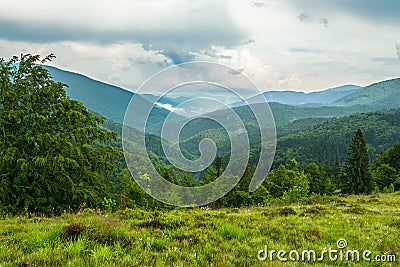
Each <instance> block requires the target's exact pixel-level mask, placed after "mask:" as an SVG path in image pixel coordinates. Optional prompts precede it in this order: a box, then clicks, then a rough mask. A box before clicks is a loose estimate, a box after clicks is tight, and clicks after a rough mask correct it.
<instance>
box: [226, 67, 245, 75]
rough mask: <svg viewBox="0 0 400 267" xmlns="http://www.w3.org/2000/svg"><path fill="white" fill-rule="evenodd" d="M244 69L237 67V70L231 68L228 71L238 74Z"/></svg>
mask: <svg viewBox="0 0 400 267" xmlns="http://www.w3.org/2000/svg"><path fill="white" fill-rule="evenodd" d="M243 71H244V68H240V69H236V70H233V69H230V70H229V71H228V73H229V74H233V75H238V74H241V73H242V72H243Z"/></svg>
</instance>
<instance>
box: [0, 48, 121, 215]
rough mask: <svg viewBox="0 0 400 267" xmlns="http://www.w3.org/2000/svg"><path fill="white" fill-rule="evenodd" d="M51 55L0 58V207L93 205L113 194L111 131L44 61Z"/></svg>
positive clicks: (29, 208)
mask: <svg viewBox="0 0 400 267" xmlns="http://www.w3.org/2000/svg"><path fill="white" fill-rule="evenodd" d="M53 57H54V56H52V55H50V56H48V57H46V58H45V59H44V60H43V61H41V60H40V57H39V56H37V55H35V56H32V55H21V57H20V58H19V57H14V58H13V59H12V60H10V61H5V60H0V131H1V135H0V183H1V191H0V194H1V195H0V212H7V213H8V212H12V213H16V212H18V213H19V212H22V211H24V212H41V213H47V212H50V211H51V212H53V211H56V212H57V211H59V212H60V211H62V210H64V209H69V208H72V209H74V208H75V209H76V208H78V207H79V205H80V204H81V203H86V205H87V206H89V207H96V206H98V205H99V204H100V203H101V200H102V199H103V198H104V197H105V196H107V194H108V193H109V192H111V190H110V188H112V186H113V184H112V182H111V181H112V177H111V171H112V170H113V169H114V168H115V156H116V155H117V149H115V148H113V147H111V146H108V145H107V142H108V141H109V140H111V139H113V138H115V137H116V134H115V133H112V132H105V131H102V130H101V129H100V128H99V127H98V124H99V123H101V122H103V121H104V119H103V118H101V117H99V116H96V115H93V114H92V113H90V112H89V111H88V110H87V109H86V107H85V106H84V105H83V104H82V103H80V102H78V101H74V100H71V99H70V98H69V97H67V95H66V92H65V90H64V88H63V87H64V85H63V84H62V83H59V82H55V81H53V80H52V78H51V76H50V74H49V73H48V71H47V70H46V69H44V68H43V67H41V65H40V64H41V63H43V62H45V61H46V60H51V59H52V58H53Z"/></svg>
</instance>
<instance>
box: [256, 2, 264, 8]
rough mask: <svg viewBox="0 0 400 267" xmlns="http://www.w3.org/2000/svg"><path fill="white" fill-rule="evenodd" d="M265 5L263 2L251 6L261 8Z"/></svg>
mask: <svg viewBox="0 0 400 267" xmlns="http://www.w3.org/2000/svg"><path fill="white" fill-rule="evenodd" d="M264 5H265V3H264V2H253V6H255V7H263V6H264Z"/></svg>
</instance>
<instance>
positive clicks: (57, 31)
mask: <svg viewBox="0 0 400 267" xmlns="http://www.w3.org/2000/svg"><path fill="white" fill-rule="evenodd" d="M204 6H206V7H207V12H204V10H203V11H202V10H201V9H199V10H195V9H193V10H186V9H183V10H182V14H180V15H179V14H178V13H177V15H176V17H175V18H174V19H173V22H170V20H169V18H168V17H165V16H164V17H163V18H160V23H156V24H155V25H156V26H154V25H153V27H143V26H142V25H140V24H138V23H137V22H135V21H132V22H130V21H128V23H125V24H121V25H119V24H118V26H116V27H114V28H113V27H106V23H107V22H106V21H102V18H97V17H96V15H93V18H90V20H89V21H91V20H93V22H95V21H96V20H98V21H99V22H98V23H95V24H92V25H87V24H88V23H82V24H78V23H71V21H69V20H68V19H67V17H65V18H64V19H63V18H60V20H59V21H56V22H54V23H51V22H49V21H46V20H45V19H44V20H40V19H38V18H36V17H35V18H31V17H29V16H27V18H22V17H18V16H15V17H10V16H9V17H3V16H1V13H2V12H0V36H1V38H2V39H6V40H11V41H27V42H35V43H47V42H58V41H82V42H95V43H104V44H107V43H117V42H120V41H123V42H127V41H128V42H134V43H140V44H142V45H143V48H144V49H145V50H154V51H157V52H160V53H162V54H164V55H166V56H168V57H170V58H171V60H172V61H173V62H184V61H186V60H190V59H192V58H193V56H191V55H190V53H191V52H198V51H202V50H208V49H210V47H211V46H212V45H217V46H224V47H227V48H233V47H236V46H239V45H242V44H243V41H246V40H249V38H248V37H247V36H246V35H247V34H246V33H245V32H244V31H243V30H242V29H241V28H240V27H239V26H238V25H236V24H235V22H234V21H233V19H232V18H231V17H230V15H229V13H228V10H227V8H226V7H225V6H224V5H223V4H215V5H213V4H210V3H208V4H207V5H206V4H204ZM0 8H1V4H0ZM32 12H35V11H32ZM82 12H84V11H82ZM188 12H189V13H190V14H188ZM134 16H135V14H132V17H134ZM115 19H118V18H115ZM143 23H144V25H146V24H145V23H146V22H143ZM103 26H104V27H103Z"/></svg>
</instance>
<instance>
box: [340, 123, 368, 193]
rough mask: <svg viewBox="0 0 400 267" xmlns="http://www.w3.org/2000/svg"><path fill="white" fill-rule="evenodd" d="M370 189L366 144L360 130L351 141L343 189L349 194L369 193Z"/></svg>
mask: <svg viewBox="0 0 400 267" xmlns="http://www.w3.org/2000/svg"><path fill="white" fill-rule="evenodd" d="M371 187H372V184H371V174H370V169H369V157H368V152H367V142H366V141H365V138H364V135H363V133H362V131H361V129H358V130H357V131H356V133H355V135H354V137H353V138H352V139H351V144H350V147H349V157H348V160H347V162H346V166H345V184H344V188H343V189H344V191H345V192H346V193H349V194H362V193H369V192H371V190H372V188H371Z"/></svg>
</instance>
